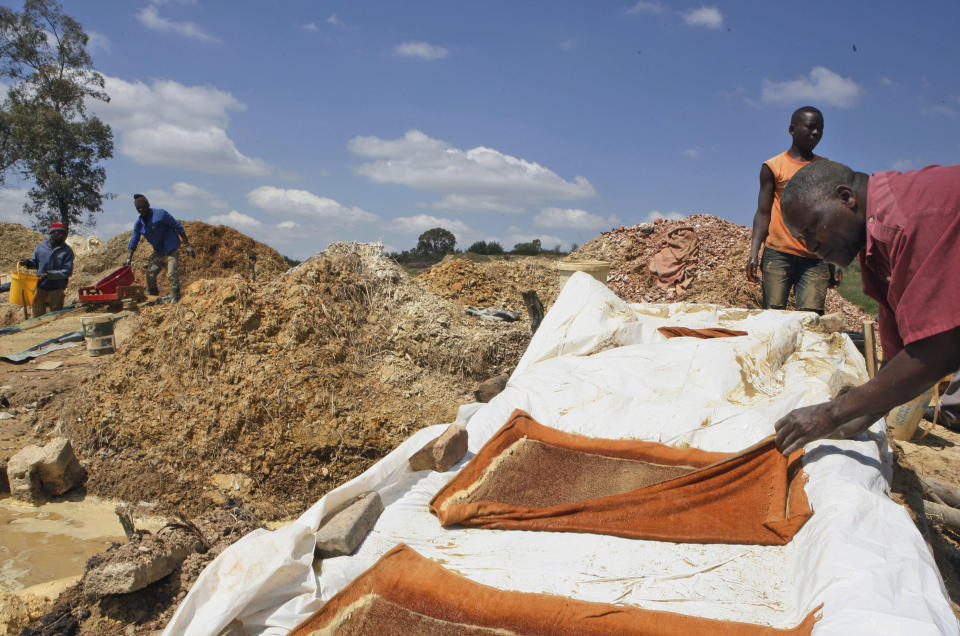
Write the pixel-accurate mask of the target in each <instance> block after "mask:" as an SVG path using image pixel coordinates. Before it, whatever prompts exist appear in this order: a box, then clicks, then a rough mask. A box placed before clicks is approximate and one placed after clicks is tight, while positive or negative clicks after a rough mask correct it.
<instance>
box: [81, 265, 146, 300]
mask: <svg viewBox="0 0 960 636" xmlns="http://www.w3.org/2000/svg"><path fill="white" fill-rule="evenodd" d="M133 280H134V275H133V270H132V269H130V266H129V265H124V266H123V267H121V268H120V269H117V270H114V271H113V272H111V273H110V274H109V275H108V276H107V277H106V278H104V279H103V280H101V281H100V282H98V283H97V284H96V285H93V286H92V287H81V288H80V302H82V303H112V302H116V301H119V300H123V299H125V298H142V297H143V287H141V286H139V285H131V284H130V283H132V282H133Z"/></svg>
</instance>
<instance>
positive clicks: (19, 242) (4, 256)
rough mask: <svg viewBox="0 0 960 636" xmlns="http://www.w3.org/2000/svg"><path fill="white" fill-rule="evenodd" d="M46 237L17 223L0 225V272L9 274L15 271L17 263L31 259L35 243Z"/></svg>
mask: <svg viewBox="0 0 960 636" xmlns="http://www.w3.org/2000/svg"><path fill="white" fill-rule="evenodd" d="M45 238H46V236H45V235H44V234H41V233H40V232H35V231H34V230H31V229H30V228H26V227H24V226H22V225H20V224H19V223H0V272H2V273H3V274H10V272H14V271H16V269H17V261H18V260H20V259H21V258H31V257H32V256H33V250H34V248H35V247H36V246H37V243H39V242H40V241H42V240H43V239H45Z"/></svg>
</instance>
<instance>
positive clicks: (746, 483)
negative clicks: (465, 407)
mask: <svg viewBox="0 0 960 636" xmlns="http://www.w3.org/2000/svg"><path fill="white" fill-rule="evenodd" d="M524 438H526V439H528V440H537V441H540V442H543V443H545V444H548V445H552V446H556V447H558V448H562V449H567V450H572V451H579V452H581V453H592V454H596V455H601V456H604V457H617V458H622V459H630V460H635V461H639V462H648V463H651V464H658V465H662V466H689V467H692V468H693V469H695V470H693V471H692V472H690V473H688V474H685V475H682V476H679V477H675V478H673V479H668V480H666V481H662V482H660V483H656V484H653V485H650V486H646V487H642V488H638V489H636V490H631V491H628V492H623V493H621V494H616V495H610V496H604V497H599V498H595V499H586V500H582V501H577V502H574V503H565V504H561V505H553V506H547V507H537V506H536V505H518V504H516V503H513V504H509V503H504V502H500V501H484V500H477V501H473V500H471V499H470V496H469V495H468V494H465V493H469V492H470V491H471V490H473V489H476V485H477V483H478V482H480V481H481V480H482V479H483V477H484V475H485V473H486V471H488V469H490V470H496V465H497V463H498V462H505V461H509V460H510V456H509V454H505V453H504V451H505V450H507V449H508V448H509V447H510V446H511V445H513V444H514V443H515V442H517V441H519V440H522V439H524ZM802 453H803V451H797V452H796V453H794V454H793V455H792V456H791V457H790V458H786V457H784V456H783V455H781V454H780V452H779V451H778V450H777V448H776V446H775V445H774V437H773V436H770V437H768V438H766V439H765V440H763V441H762V442H760V443H758V444H756V445H754V446H751V447H750V448H748V449H746V450H744V451H741V452H739V453H736V454H733V455H730V454H726V453H714V452H707V451H702V450H698V449H693V448H684V449H680V448H674V447H671V446H665V445H663V444H657V443H653V442H643V441H637V440H607V439H595V438H589V437H583V436H580V435H573V434H570V433H563V432H560V431H557V430H555V429H552V428H548V427H546V426H543V425H541V424H538V423H537V422H536V421H534V420H533V418H531V417H530V416H529V415H528V414H526V413H524V412H523V411H520V410H516V411H514V412H513V414H512V415H511V416H510V419H509V420H508V421H507V423H506V424H505V425H504V426H503V427H502V428H501V429H500V430H499V431H498V432H497V433H496V434H494V435H493V437H492V438H491V439H490V440H489V441H488V442H487V443H486V444H485V445H484V447H483V448H482V449H480V452H479V453H477V455H476V456H475V457H474V458H473V459H472V460H470V462H469V463H467V465H466V466H464V467H463V468H462V469H461V471H460V472H459V473H458V474H457V476H456V477H454V478H453V479H452V480H451V481H450V482H449V483H448V484H447V485H446V486H444V487H443V488H442V489H441V490H440V491H439V492H438V493H437V494H436V495H435V496H434V498H433V499H432V500H431V501H430V510H431V511H432V512H433V513H434V514H435V515H437V518H438V519H439V520H440V523H441V524H443V525H444V526H450V525H454V524H461V525H465V526H470V527H477V528H499V529H510V530H545V531H557V532H592V533H597V534H611V535H615V536H620V537H628V538H632V539H653V540H658V541H674V542H680V543H744V544H756V545H784V544H786V543H788V542H789V541H790V540H791V539H792V538H793V535H794V534H796V532H797V531H798V530H799V529H800V528H801V527H802V526H803V524H804V523H805V522H806V521H807V519H809V518H810V516H811V515H812V514H813V511H812V510H811V508H810V503H809V502H808V501H807V496H806V493H805V492H804V490H803V484H804V482H805V481H806V475H805V474H804V473H803V471H802V470H801V465H800V457H801V455H802ZM491 467H492V468H491ZM528 468H529V480H536V479H538V478H541V479H543V484H542V486H540V487H542V488H545V489H550V488H557V487H558V484H562V477H559V478H558V477H557V475H556V474H551V475H548V476H544V477H541V476H540V475H539V473H538V467H537V466H529V467H528ZM555 472H556V471H553V473H555ZM597 478H598V479H602V478H603V477H602V476H599V475H598V476H597ZM529 480H528V481H529ZM525 487H526V488H527V491H528V492H529V491H535V490H536V487H537V485H536V484H535V483H534V484H532V485H531V484H526V485H525ZM561 487H562V486H561Z"/></svg>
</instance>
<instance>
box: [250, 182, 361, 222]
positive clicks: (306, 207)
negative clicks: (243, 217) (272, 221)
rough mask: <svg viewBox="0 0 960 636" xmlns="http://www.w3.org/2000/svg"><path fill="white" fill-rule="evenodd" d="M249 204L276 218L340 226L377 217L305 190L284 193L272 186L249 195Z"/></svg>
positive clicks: (252, 191)
mask: <svg viewBox="0 0 960 636" xmlns="http://www.w3.org/2000/svg"><path fill="white" fill-rule="evenodd" d="M247 201H249V202H250V205H253V206H255V207H257V208H260V209H261V210H264V211H266V212H269V213H270V214H273V215H274V216H280V217H283V216H287V215H290V214H295V215H297V216H301V217H305V218H310V219H314V220H323V221H330V222H332V223H335V224H338V225H354V224H357V223H371V222H373V221H376V220H377V215H375V214H372V213H370V212H367V211H366V210H363V209H361V208H358V207H348V206H345V205H342V204H340V203H338V202H337V201H334V200H333V199H330V198H328V197H320V196H317V195H315V194H313V193H312V192H308V191H306V190H284V189H282V188H275V187H273V186H260V187H259V188H257V189H255V190H251V191H250V192H248V193H247Z"/></svg>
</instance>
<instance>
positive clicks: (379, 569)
mask: <svg viewBox="0 0 960 636" xmlns="http://www.w3.org/2000/svg"><path fill="white" fill-rule="evenodd" d="M372 602H380V603H381V608H382V607H384V606H387V604H389V609H390V610H391V611H390V612H383V611H379V612H378V611H376V609H373V610H372V611H363V610H362V609H360V608H361V607H363V606H366V607H368V608H369V607H370V606H371V605H372ZM397 608H402V609H403V610H406V615H404V616H403V619H404V620H403V623H404V624H405V625H406V626H407V628H408V629H410V628H411V623H414V624H415V622H416V621H417V620H420V621H421V622H422V623H424V624H425V625H424V626H425V627H427V626H429V627H430V628H431V629H429V630H425V629H417V630H416V632H415V633H426V632H428V631H429V633H430V634H464V633H470V634H475V633H484V631H485V630H491V629H497V630H502V631H500V632H499V633H501V634H503V633H506V634H543V635H550V634H557V635H559V634H582V635H584V636H601V635H607V634H625V635H632V634H638V635H640V634H642V635H643V636H681V635H682V636H687V635H689V634H711V636H777V635H782V636H806V635H808V634H810V633H811V631H812V630H813V625H814V623H815V622H816V621H817V620H818V618H819V616H818V614H819V610H820V608H819V607H818V608H816V609H815V610H813V611H812V612H810V614H808V615H807V617H806V618H805V619H804V620H803V621H802V622H801V623H800V624H799V625H797V626H796V627H794V628H791V629H775V628H773V627H768V626H765V625H755V624H751V623H738V622H734V621H721V620H713V619H707V618H699V617H695V616H687V615H684V614H677V613H674V612H660V611H655V610H644V609H639V608H636V607H629V606H620V605H611V604H608V603H590V602H587V601H579V600H574V599H571V598H566V597H562V596H556V595H551V594H531V593H524V592H508V591H504V590H500V589H497V588H494V587H490V586H487V585H481V584H480V583H475V582H473V581H470V580H469V579H467V578H465V577H463V576H460V575H459V574H456V573H454V572H451V571H449V570H446V569H444V568H443V567H441V566H440V565H438V564H436V563H435V562H433V561H431V560H430V559H426V558H424V557H422V556H420V555H419V554H417V553H416V552H415V551H413V550H412V549H410V548H409V547H407V546H406V545H403V544H400V545H398V546H397V547H395V548H393V549H392V550H390V551H389V552H387V553H386V554H385V555H383V557H381V558H380V560H379V561H377V562H376V563H375V564H374V565H373V566H372V567H371V568H370V569H368V570H367V571H366V572H364V573H363V574H361V575H360V576H358V577H357V578H356V579H354V580H353V582H351V583H350V584H349V585H348V586H347V587H346V588H344V589H343V590H341V591H340V593H339V594H337V595H335V596H334V597H333V598H331V599H330V600H329V601H328V602H327V603H326V604H325V605H324V606H323V607H321V608H320V609H319V610H317V612H316V613H314V614H313V616H311V617H310V618H308V619H307V620H306V621H304V622H303V623H301V624H300V625H299V626H297V627H296V628H295V629H294V630H293V631H292V632H291V634H292V636H309V635H311V634H314V633H330V631H323V630H336V631H338V632H343V633H347V632H346V630H347V629H349V633H351V634H378V635H384V634H394V633H397V632H396V631H395V630H394V629H393V628H394V627H396V623H397V622H398V618H399V617H398V615H397V614H398V612H397V611H396V610H397ZM344 621H346V622H344Z"/></svg>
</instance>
